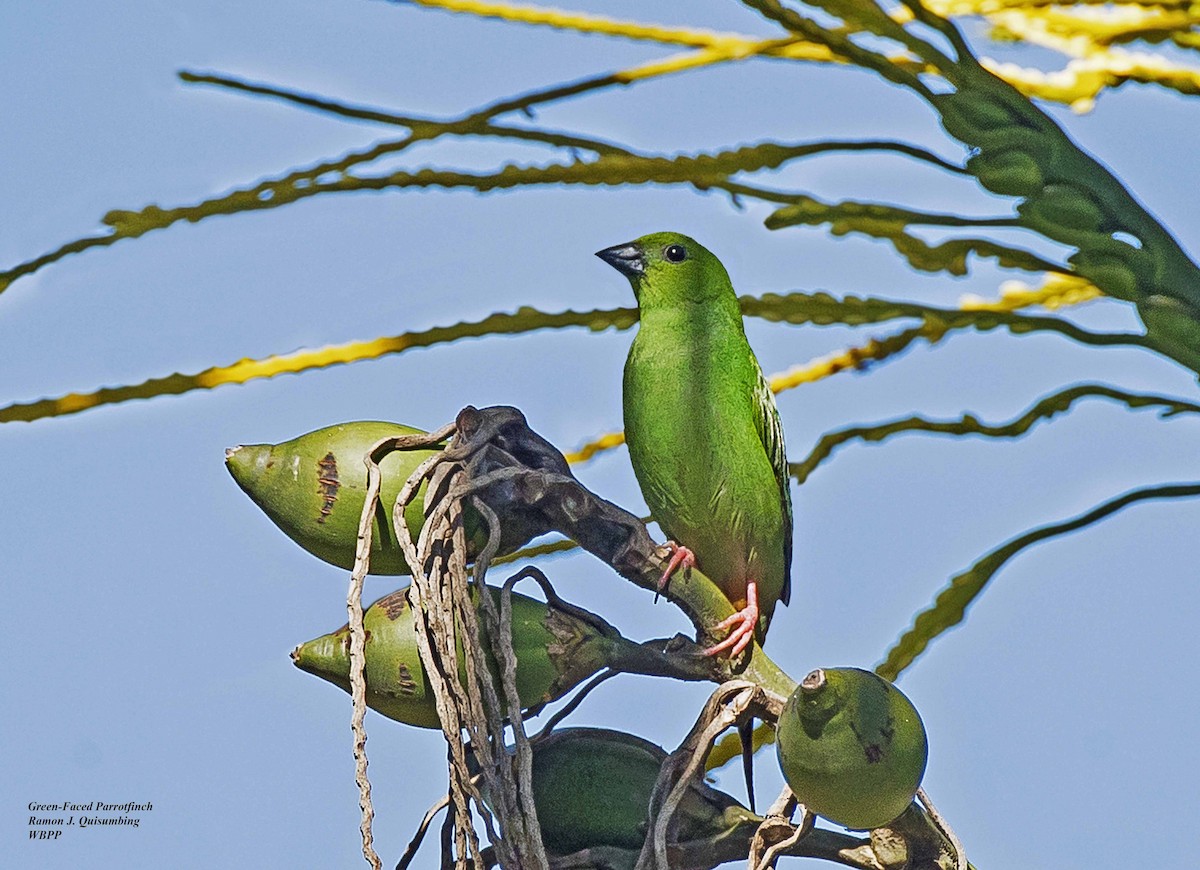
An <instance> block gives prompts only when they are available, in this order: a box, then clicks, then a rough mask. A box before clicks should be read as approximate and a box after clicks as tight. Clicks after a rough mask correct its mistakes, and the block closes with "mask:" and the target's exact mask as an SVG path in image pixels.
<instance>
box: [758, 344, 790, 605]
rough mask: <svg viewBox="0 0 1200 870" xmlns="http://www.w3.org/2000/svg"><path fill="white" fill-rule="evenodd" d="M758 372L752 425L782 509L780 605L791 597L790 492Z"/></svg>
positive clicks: (768, 395)
mask: <svg viewBox="0 0 1200 870" xmlns="http://www.w3.org/2000/svg"><path fill="white" fill-rule="evenodd" d="M755 368H756V369H757V370H758V382H757V383H756V384H755V387H754V426H755V428H756V429H757V430H758V438H759V440H760V441H761V442H762V446H763V450H765V451H766V453H767V458H768V459H769V460H771V468H772V469H773V470H774V471H775V484H776V485H777V486H778V487H779V505H780V508H781V509H782V510H783V589H782V590H781V591H780V593H779V600H780V601H782V602H783V603H784V604H787V603H788V602H789V599H790V598H791V597H792V492H791V486H790V480H789V475H788V461H787V450H786V449H785V448H784V445H783V423H781V422H780V420H779V410H778V409H777V408H776V407H775V394H774V393H772V392H771V386H770V384H768V383H767V379H766V377H764V376H763V373H762V369H760V368H758V366H755Z"/></svg>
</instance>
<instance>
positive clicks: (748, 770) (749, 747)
mask: <svg viewBox="0 0 1200 870" xmlns="http://www.w3.org/2000/svg"><path fill="white" fill-rule="evenodd" d="M737 730H738V737H739V738H740V739H741V741H742V775H743V776H745V777H746V797H747V798H749V800H750V812H752V813H757V812H758V810H756V809H755V808H754V718H753V717H751V718H749V719H747V720H746V721H745V722H743V723H742V724H741V725H739V726H738V727H737Z"/></svg>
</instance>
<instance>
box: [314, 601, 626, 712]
mask: <svg viewBox="0 0 1200 870" xmlns="http://www.w3.org/2000/svg"><path fill="white" fill-rule="evenodd" d="M489 590H490V592H491V594H492V597H493V599H494V600H495V601H496V607H497V608H499V606H500V593H499V590H497V589H494V588H491V587H489ZM363 623H364V625H365V627H366V631H367V640H366V667H365V669H364V670H365V676H366V684H367V704H368V705H369V706H370V707H371V708H372V709H373V710H376V711H377V712H379V713H382V714H383V715H384V716H387V717H388V718H390V719H395V720H397V721H398V722H404V723H407V724H409V725H416V726H418V727H421V728H440V727H441V725H440V723H439V720H438V715H437V711H436V709H435V707H434V699H433V691H432V689H431V688H430V686H429V680H428V677H427V675H426V672H425V669H424V668H423V667H422V666H421V657H420V654H419V653H418V652H417V635H416V624H415V620H414V619H413V613H412V609H411V608H410V607H409V604H408V589H407V588H404V589H401V590H399V591H397V592H393V593H392V594H391V595H385V596H384V597H383V598H380V599H379V600H378V601H376V602H375V603H374V604H372V605H371V606H370V607H369V608H367V610H366V612H365V613H364V614H363ZM481 629H482V625H481ZM483 630H484V632H485V637H484V639H483V640H484V648H485V650H486V649H488V641H487V638H486V629H483ZM512 631H513V651H514V652H515V653H516V657H517V675H516V676H517V694H518V696H519V697H520V698H521V703H522V704H523V705H524V706H526V707H532V706H535V705H537V704H542V703H545V702H547V701H552V700H554V699H556V698H560V697H562V696H563V695H564V694H566V693H567V692H569V691H570V690H571V689H572V688H574V687H575V686H576V685H578V684H579V683H581V682H582V681H583V680H585V679H587V678H588V677H590V676H592V674H594V673H596V672H597V671H598V670H600V669H601V668H602V667H605V666H606V664H607V663H608V661H609V660H610V659H611V658H613V657H614V656H615V655H616V652H615V651H616V650H617V649H619V648H621V647H623V646H626V645H630V646H632V645H634V644H633V642H632V641H628V640H626V639H625V638H623V637H621V636H620V634H618V633H617V631H616V629H615V628H613V627H612V626H610V625H608V624H607V623H605V622H604V621H603V620H601V619H600V618H599V617H596V618H595V621H594V622H592V621H589V620H585V619H582V618H580V617H578V616H575V615H573V614H569V613H567V612H565V611H563V610H561V609H559V608H556V607H550V606H548V605H547V604H545V603H544V602H541V601H537V600H536V599H533V598H529V597H527V596H524V595H519V594H517V593H515V592H514V593H513V596H512ZM292 661H293V662H294V663H295V665H296V667H298V668H300V669H301V670H304V671H308V672H309V673H310V674H315V675H316V676H318V677H321V678H322V679H325V680H328V681H329V682H331V683H333V684H334V685H337V686H341V687H342V688H343V689H345V690H346V691H347V692H348V691H350V628H349V626H345V625H344V626H342V627H341V628H339V629H338V630H337V631H335V632H332V633H330V634H326V635H323V636H321V637H318V638H316V639H314V640H310V641H308V642H307V643H304V644H301V645H300V646H298V647H296V649H294V650H293V651H292ZM488 666H489V667H490V668H491V670H492V673H493V675H496V674H498V673H499V670H498V668H497V667H496V663H495V661H494V659H493V658H492V657H491V655H490V652H489V654H488ZM459 669H460V670H459V673H460V677H461V678H462V679H464V680H465V672H464V664H463V656H462V651H461V649H460V651H459ZM499 685H500V682H499V678H498V677H497V679H496V686H497V693H498V694H500V695H501V696H503V693H502V692H500V690H499Z"/></svg>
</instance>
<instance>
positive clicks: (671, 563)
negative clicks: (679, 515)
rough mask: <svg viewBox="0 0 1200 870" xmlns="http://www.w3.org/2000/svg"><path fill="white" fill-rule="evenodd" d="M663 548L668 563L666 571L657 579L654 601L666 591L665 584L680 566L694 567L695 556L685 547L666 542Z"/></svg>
mask: <svg viewBox="0 0 1200 870" xmlns="http://www.w3.org/2000/svg"><path fill="white" fill-rule="evenodd" d="M663 548H664V549H665V550H666V551H667V554H668V561H667V567H666V570H664V571H663V573H662V576H661V577H659V578H658V591H657V592H655V593H654V597H655V598H656V599H657V598H658V596H659V595H661V594H662V593H663V592H666V591H667V583H668V582H669V581H670V579H671V575H672V574H674V573H675V572H676V571H678V570H679V566H680V565H683V566H684V567H686V568H695V567H696V554H695V553H693V552H692V551H691V550H689V549H688V548H687V547H683V546H680V545H679V544H677V543H675V542H674V541H667V542H666V543H665V544H664V545H663Z"/></svg>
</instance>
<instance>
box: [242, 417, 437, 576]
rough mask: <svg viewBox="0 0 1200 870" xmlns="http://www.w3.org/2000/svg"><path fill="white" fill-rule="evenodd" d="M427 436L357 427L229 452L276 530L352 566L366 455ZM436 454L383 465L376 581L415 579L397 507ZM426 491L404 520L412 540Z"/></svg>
mask: <svg viewBox="0 0 1200 870" xmlns="http://www.w3.org/2000/svg"><path fill="white" fill-rule="evenodd" d="M419 434H424V433H423V432H422V431H421V430H420V429H414V428H412V427H411V426H403V425H401V424H399V423H380V422H357V423H342V424H340V425H337V426H327V427H325V428H324V429H317V430H316V431H315V432H309V433H308V434H306V435H301V436H300V437H299V438H293V439H292V440H291V441H284V442H283V443H281V444H247V445H242V446H240V447H234V448H232V449H230V450H227V451H226V452H225V465H226V466H227V467H228V468H229V473H230V474H232V475H233V479H234V480H236V481H237V483H238V486H240V487H241V488H242V489H243V490H245V492H246V494H247V495H248V496H250V498H252V499H253V500H254V503H255V504H257V505H258V506H259V507H260V508H262V509H263V511H264V512H265V513H266V515H267V516H268V517H270V518H271V521H272V522H274V523H275V525H277V526H279V528H280V529H282V530H283V531H284V532H285V533H286V534H287V536H288V537H290V538H291V539H292V540H293V541H295V542H296V543H297V544H299V545H300V546H301V547H303V548H304V549H306V550H308V552H310V553H312V554H313V555H314V556H316V557H318V558H320V559H323V560H325V561H326V562H330V563H331V564H334V565H337V566H338V567H340V568H347V569H349V568H353V567H354V550H355V547H356V545H357V540H358V523H359V519H360V518H361V516H362V508H363V502H364V501H366V492H367V469H366V466H365V465H364V464H363V456H364V455H365V454H366V452H367V451H368V450H369V449H370V448H371V446H372V445H373V444H375V443H376V442H377V441H380V440H381V439H383V438H391V437H394V436H399V435H419ZM435 452H436V451H434V450H403V451H396V452H394V453H391V454H389V455H388V456H386V457H385V458H384V460H383V461H382V462H381V463H380V470H381V471H382V488H381V490H380V499H379V503H380V505H381V507H380V508H379V509H378V510H377V511H376V513H375V523H374V526H373V534H372V537H371V563H370V571H371V573H372V574H411V573H412V572H411V571H410V570H409V568H408V565H407V564H406V563H405V561H404V555H403V554H402V553H401V551H400V545H399V543H398V542H397V541H396V532H395V529H394V528H393V527H392V519H391V513H392V512H391V507H392V505H393V504H395V502H396V496H397V494H399V492H400V489H401V487H403V486H404V482H405V481H406V480H408V477H409V475H410V474H412V473H413V471H414V470H415V469H416V467H417V466H418V465H420V464H421V463H422V462H423V461H425V460H426V459H428V458H429V457H430V456H432V455H433V454H434V453H435ZM424 495H425V488H424V486H422V488H421V491H420V494H419V495H418V496H417V498H415V499H413V501H412V502H411V503H410V504H409V506H408V508H407V510H405V513H404V519H405V521H406V522H407V524H408V529H409V531H410V532H411V533H412V535H413V538H414V540H415V539H416V536H417V535H418V534H419V533H420V531H421V525H422V523H423V522H424V505H425V498H424Z"/></svg>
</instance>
